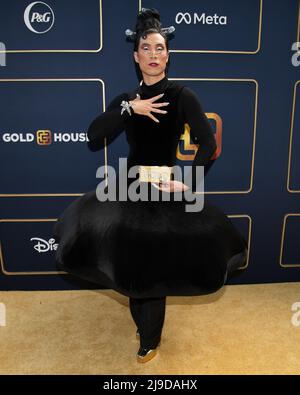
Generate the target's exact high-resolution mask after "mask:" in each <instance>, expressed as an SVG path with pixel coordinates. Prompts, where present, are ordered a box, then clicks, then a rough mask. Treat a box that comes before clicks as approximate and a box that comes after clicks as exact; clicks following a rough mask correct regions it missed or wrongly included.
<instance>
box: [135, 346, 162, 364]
mask: <svg viewBox="0 0 300 395" xmlns="http://www.w3.org/2000/svg"><path fill="white" fill-rule="evenodd" d="M157 351H158V346H157V347H156V348H154V349H152V348H142V347H140V349H139V351H138V353H137V356H136V357H137V362H140V363H144V362H148V361H150V360H151V359H152V358H154V357H155V355H156V354H157Z"/></svg>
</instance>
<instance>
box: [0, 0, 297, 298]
mask: <svg viewBox="0 0 300 395" xmlns="http://www.w3.org/2000/svg"><path fill="white" fill-rule="evenodd" d="M142 7H147V8H150V7H155V8H157V9H158V10H159V11H160V13H161V20H162V23H163V26H170V25H173V26H175V28H176V31H175V39H174V40H171V41H170V68H169V73H168V78H169V79H171V80H178V81H179V82H181V83H184V84H185V85H187V86H189V87H191V88H192V89H193V90H194V91H195V92H196V93H197V94H198V96H199V100H200V102H201V104H202V107H203V109H204V111H205V113H206V115H207V116H208V118H209V120H210V122H211V124H212V127H213V130H214V132H215V137H216V140H217V145H218V149H217V152H216V154H215V163H214V165H213V166H212V168H211V169H210V172H209V173H208V175H207V177H206V179H205V190H206V193H207V197H208V198H209V199H210V201H211V202H212V203H215V204H216V205H218V206H219V207H221V208H222V209H223V210H224V212H225V213H226V214H227V215H228V216H229V217H230V218H231V219H232V221H233V222H234V224H235V225H236V226H237V227H238V228H239V230H240V231H241V232H242V233H243V234H244V236H245V237H246V239H247V240H248V241H249V256H248V261H247V263H246V265H245V266H244V267H243V268H240V275H239V276H238V277H236V278H234V279H232V280H231V281H230V283H231V284H234V283H235V284H243V283H264V282H283V281H299V279H300V249H299V244H298V243H299V235H300V195H299V193H300V165H299V164H300V84H299V82H300V65H298V63H299V60H300V56H296V55H297V54H296V52H295V50H292V45H293V43H295V42H298V41H299V30H300V1H299V0H288V1H286V0H244V1H238V0H226V1H225V0H223V1H222V0H202V1H197V0H185V1H179V0H172V1H171V0H164V1H160V2H159V1H154V0H153V1H152V0H151V1H150V0H149V1H143V0H141V1H137V0H126V1H121V0H113V1H111V0H100V1H99V0H89V1H83V0H60V1H58V0H46V1H45V2H34V1H28V0H2V1H1V13H0V42H1V46H0V64H1V66H0V73H1V75H0V98H1V106H0V136H1V138H0V150H1V151H0V152H1V173H0V177H1V183H0V202H1V212H0V232H1V233H0V242H1V245H0V263H1V266H0V289H7V290H9V289H11V290H13V289H77V288H78V287H86V288H89V287H92V288H93V287H94V286H93V285H91V284H88V283H84V282H81V281H76V280H74V279H72V280H71V279H70V277H69V276H68V275H66V274H63V273H60V272H57V269H56V267H55V265H54V259H53V258H54V253H55V248H56V247H57V243H56V241H55V240H54V239H52V235H51V230H52V227H53V224H54V221H55V220H56V218H57V217H58V216H59V214H60V213H61V212H62V211H63V210H64V209H65V207H67V205H69V204H70V203H71V202H72V201H73V200H74V199H76V197H77V196H80V195H81V194H83V193H85V192H87V191H89V190H92V189H95V188H96V186H97V184H98V183H99V182H100V180H99V179H97V178H96V170H97V168H98V167H99V166H100V165H103V164H109V165H112V166H116V167H117V166H118V158H119V157H126V156H127V153H128V146H127V143H126V138H125V134H124V133H122V134H121V135H120V136H119V137H118V138H117V139H116V140H115V141H114V142H113V143H112V144H111V145H109V146H107V147H106V150H102V151H98V152H94V153H93V152H91V151H89V150H88V148H87V145H86V141H87V137H86V131H87V128H88V126H89V124H90V122H91V121H92V120H93V119H94V118H95V117H96V116H97V115H98V114H99V113H101V112H102V111H104V110H105V108H106V106H107V104H108V103H109V102H110V101H111V100H112V99H113V98H114V97H115V96H116V95H118V94H120V93H122V92H126V91H131V90H133V89H134V88H135V87H137V85H138V84H139V81H138V79H137V76H136V74H135V70H134V61H133V44H132V43H129V42H126V40H125V33H124V32H125V30H126V29H127V28H130V29H133V30H134V27H135V20H136V15H137V13H138V11H139V10H140V9H141V8H142ZM293 55H294V57H293ZM298 55H299V54H298ZM293 59H294V61H293ZM157 144H159V139H158V141H157ZM197 148H198V147H197V146H195V145H193V144H191V141H190V138H189V126H188V125H186V126H185V130H184V132H183V134H182V136H181V140H180V142H179V144H178V151H177V159H178V163H179V164H180V163H184V164H191V161H192V160H193V157H194V155H195V150H196V149H197ZM199 149H201V147H199ZM105 153H106V155H105Z"/></svg>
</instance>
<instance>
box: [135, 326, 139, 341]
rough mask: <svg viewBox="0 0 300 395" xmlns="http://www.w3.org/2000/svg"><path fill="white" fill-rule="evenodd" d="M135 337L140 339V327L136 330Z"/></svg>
mask: <svg viewBox="0 0 300 395" xmlns="http://www.w3.org/2000/svg"><path fill="white" fill-rule="evenodd" d="M135 337H136V340H140V332H139V330H138V329H137V330H136V334H135Z"/></svg>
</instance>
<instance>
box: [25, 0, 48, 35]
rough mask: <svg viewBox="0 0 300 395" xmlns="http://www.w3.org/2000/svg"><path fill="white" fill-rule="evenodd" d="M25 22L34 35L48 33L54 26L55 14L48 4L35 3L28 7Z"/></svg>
mask: <svg viewBox="0 0 300 395" xmlns="http://www.w3.org/2000/svg"><path fill="white" fill-rule="evenodd" d="M24 22H25V25H26V26H27V27H28V29H29V30H30V31H32V32H33V33H37V34H42V33H47V32H48V31H49V30H50V29H51V28H52V26H53V23H54V12H53V10H52V9H51V7H50V6H49V5H48V4H46V3H43V2H42V1H35V2H33V3H30V4H29V5H28V6H27V7H26V9H25V11H24Z"/></svg>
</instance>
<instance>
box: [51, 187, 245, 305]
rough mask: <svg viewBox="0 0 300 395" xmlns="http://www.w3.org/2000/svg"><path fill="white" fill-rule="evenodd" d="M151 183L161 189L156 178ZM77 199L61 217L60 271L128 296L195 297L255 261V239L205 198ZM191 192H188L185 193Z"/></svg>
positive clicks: (87, 196) (58, 238)
mask: <svg viewBox="0 0 300 395" xmlns="http://www.w3.org/2000/svg"><path fill="white" fill-rule="evenodd" d="M149 186H150V188H154V187H153V186H152V184H151V183H149ZM159 193H160V197H162V196H163V195H165V194H167V195H169V196H171V201H163V200H159V201H136V202H133V201H130V200H127V201H120V200H116V201H110V200H107V201H102V202H101V201H99V200H98V199H97V196H96V191H90V192H87V193H86V194H84V195H83V196H81V197H79V198H77V199H75V200H74V201H73V202H72V203H71V204H70V205H69V206H68V207H67V208H66V210H65V211H64V212H63V213H62V214H61V216H60V217H59V218H58V221H57V222H56V223H55V226H54V229H53V235H54V237H55V239H56V241H57V242H58V243H59V246H58V249H57V251H56V256H55V259H56V264H57V266H58V268H59V269H60V270H63V271H66V272H68V273H70V274H72V275H75V276H78V277H80V278H83V279H85V280H89V281H92V282H94V283H97V284H99V286H100V287H103V288H109V289H114V290H116V291H118V292H120V293H122V294H124V295H126V296H128V297H132V298H145V297H159V296H191V295H202V294H208V293H212V292H215V291H217V290H218V289H220V288H221V287H222V286H223V285H224V284H225V282H226V278H227V275H228V272H229V271H230V270H232V267H231V265H232V264H233V265H234V269H236V268H237V267H240V266H243V265H244V264H245V262H246V260H247V243H246V240H245V239H244V238H243V236H242V235H241V234H240V233H239V231H238V230H237V229H236V227H235V226H234V225H233V223H232V222H231V220H230V219H229V218H228V217H227V216H226V215H225V214H224V213H223V212H222V211H221V210H220V209H219V208H218V207H216V206H214V205H212V204H211V203H209V201H208V200H207V198H206V196H205V197H204V206H203V209H202V210H201V211H198V212H187V211H186V210H185V207H186V206H185V205H186V201H185V200H184V199H182V200H181V201H175V200H174V199H172V197H173V196H174V195H175V194H178V193H180V194H181V195H182V193H181V192H171V193H169V192H161V191H160V192H159ZM182 196H183V195H182Z"/></svg>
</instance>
